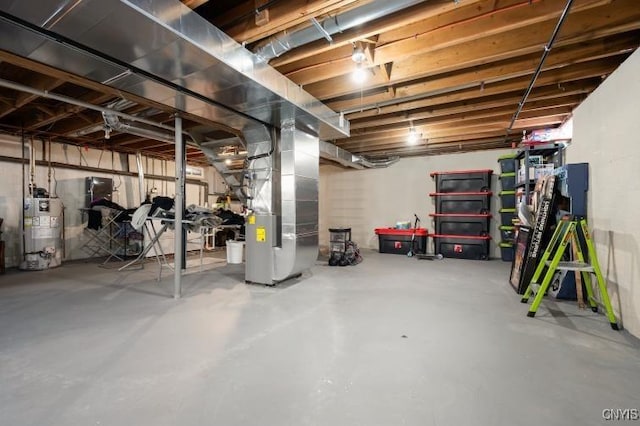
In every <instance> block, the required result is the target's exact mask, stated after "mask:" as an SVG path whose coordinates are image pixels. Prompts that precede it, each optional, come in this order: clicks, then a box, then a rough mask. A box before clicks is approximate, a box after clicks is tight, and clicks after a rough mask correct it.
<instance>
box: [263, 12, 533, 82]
mask: <svg viewBox="0 0 640 426" xmlns="http://www.w3.org/2000/svg"><path fill="white" fill-rule="evenodd" d="M509 1H522V0H509ZM493 3H495V0H465V1H464V2H462V3H460V4H456V3H455V2H452V1H450V0H432V1H429V2H424V3H422V4H419V5H416V6H413V7H410V8H407V9H404V10H401V11H399V12H397V13H394V14H392V15H388V16H385V17H383V18H380V19H377V20H375V21H373V22H369V23H367V24H366V25H360V26H358V27H357V28H352V29H349V30H346V31H344V32H342V33H340V34H335V35H333V36H332V37H333V43H331V44H328V43H326V41H324V40H318V41H315V42H312V43H308V44H306V45H304V46H302V47H300V48H297V49H293V50H291V51H289V52H287V53H285V54H284V55H282V56H280V57H278V58H274V59H273V60H271V62H270V64H271V66H273V67H276V68H278V70H279V71H280V72H283V73H287V72H290V71H293V70H294V69H296V67H307V66H312V65H316V64H318V63H320V62H322V60H323V59H322V58H325V57H327V56H323V54H324V53H326V52H329V53H331V52H335V49H341V48H344V47H345V46H346V47H347V48H348V52H350V49H351V47H350V46H351V44H352V43H354V42H356V41H358V40H362V39H363V38H368V37H372V36H374V35H377V34H380V35H381V37H383V36H384V33H386V32H389V31H393V30H395V29H398V28H401V27H405V26H407V24H408V23H411V22H421V26H422V25H429V24H431V25H434V24H435V25H437V26H440V25H442V22H443V21H444V20H446V22H450V21H451V20H462V19H467V18H469V17H471V16H475V15H476V14H477V13H478V9H479V10H487V8H489V7H492V6H491V5H490V4H493ZM427 19H432V20H434V21H428V22H422V21H423V20H427ZM422 28H425V27H424V26H423V27H422ZM427 28H433V27H427ZM305 59H309V60H308V61H305ZM290 64H291V65H292V66H289V65H290Z"/></svg>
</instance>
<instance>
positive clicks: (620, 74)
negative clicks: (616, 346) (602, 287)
mask: <svg viewBox="0 0 640 426" xmlns="http://www.w3.org/2000/svg"><path fill="white" fill-rule="evenodd" d="M639 111H640V50H638V51H636V52H635V53H634V54H633V55H631V56H630V57H629V58H628V59H627V60H626V61H625V62H624V63H623V64H622V65H621V66H620V67H619V68H618V69H617V70H616V71H615V72H614V73H613V74H611V75H610V76H609V77H608V78H607V79H606V80H605V81H604V82H603V83H602V85H600V87H598V89H596V90H595V91H594V92H593V93H592V94H591V95H590V96H589V97H588V98H587V99H586V100H585V101H584V102H583V103H582V104H581V105H580V106H579V107H578V108H577V109H576V110H575V112H574V124H573V141H572V144H571V146H570V147H569V148H568V149H567V153H566V156H567V162H569V163H579V162H588V163H589V210H588V216H589V222H590V227H591V228H593V237H594V240H595V243H596V247H597V251H598V258H599V260H600V265H601V267H602V271H603V274H604V275H605V278H606V279H607V283H608V286H609V294H610V296H611V299H612V303H613V304H614V309H616V310H617V313H618V314H619V315H620V316H621V317H622V322H623V324H624V327H625V328H626V329H627V330H629V332H631V333H633V334H634V335H636V336H639V337H640V227H638V219H637V218H638V213H639V212H640V136H639V135H640V119H639V118H640V117H639V115H638V114H639Z"/></svg>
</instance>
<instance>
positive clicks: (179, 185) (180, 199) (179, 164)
mask: <svg viewBox="0 0 640 426" xmlns="http://www.w3.org/2000/svg"><path fill="white" fill-rule="evenodd" d="M175 132H176V133H175V137H176V152H175V161H176V197H175V199H174V206H175V226H174V232H175V252H174V257H173V259H174V263H173V272H174V277H173V298H174V299H179V298H180V296H181V295H182V258H183V250H184V244H183V234H184V228H183V227H182V214H183V212H184V210H183V204H184V179H185V175H184V167H183V166H184V163H185V162H184V156H185V152H186V151H185V150H184V146H183V145H184V142H183V140H182V117H180V116H179V115H176V117H175Z"/></svg>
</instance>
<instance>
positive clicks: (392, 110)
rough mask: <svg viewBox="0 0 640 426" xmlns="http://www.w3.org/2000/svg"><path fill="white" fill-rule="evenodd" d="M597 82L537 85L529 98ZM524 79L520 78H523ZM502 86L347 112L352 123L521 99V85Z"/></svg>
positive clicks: (589, 87)
mask: <svg viewBox="0 0 640 426" xmlns="http://www.w3.org/2000/svg"><path fill="white" fill-rule="evenodd" d="M599 82H600V78H590V79H585V80H575V81H569V82H563V83H562V84H555V83H554V84H551V85H548V86H538V87H536V88H534V90H533V91H532V92H531V93H530V94H529V98H528V99H529V100H541V99H548V98H556V97H562V96H570V95H580V94H582V95H584V94H586V93H590V92H592V91H593V90H594V89H595V88H596V87H597V86H598V83H599ZM523 83H524V81H523ZM503 88H504V86H501V85H499V84H496V85H494V86H492V87H489V88H487V89H486V91H485V90H483V91H482V92H483V93H484V95H485V96H480V95H481V94H478V91H479V89H477V88H471V89H465V90H459V91H455V92H452V93H446V94H443V95H438V96H431V97H427V98H425V99H420V100H416V101H411V102H404V103H399V104H396V105H389V106H384V107H380V108H375V109H374V108H372V109H368V110H364V111H363V112H356V113H352V114H349V115H347V118H348V119H349V120H350V123H351V124H352V125H353V124H355V123H358V122H359V120H361V119H367V118H375V117H385V116H386V115H388V114H408V113H410V112H411V111H412V110H423V109H425V108H430V109H432V110H435V109H436V108H439V107H442V106H443V105H466V104H469V103H473V102H476V101H478V100H481V101H482V102H490V101H500V100H503V99H506V98H510V97H514V98H518V99H521V98H522V93H523V92H522V90H524V87H518V88H516V89H515V90H502V89H503Z"/></svg>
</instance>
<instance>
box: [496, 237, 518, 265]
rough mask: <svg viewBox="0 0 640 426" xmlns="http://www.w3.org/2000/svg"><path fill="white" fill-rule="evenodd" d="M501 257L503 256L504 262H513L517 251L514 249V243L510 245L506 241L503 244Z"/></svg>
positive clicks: (501, 245) (501, 244)
mask: <svg viewBox="0 0 640 426" xmlns="http://www.w3.org/2000/svg"><path fill="white" fill-rule="evenodd" d="M500 255H501V256H502V260H503V261H504V262H513V258H514V257H515V249H514V248H513V243H509V242H506V241H503V242H501V243H500Z"/></svg>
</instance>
